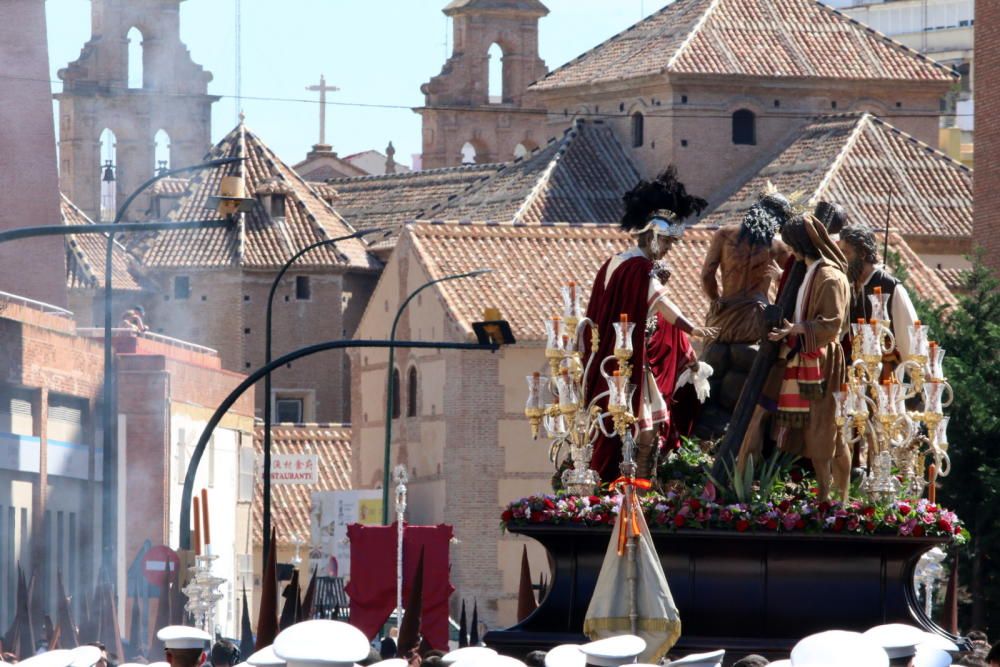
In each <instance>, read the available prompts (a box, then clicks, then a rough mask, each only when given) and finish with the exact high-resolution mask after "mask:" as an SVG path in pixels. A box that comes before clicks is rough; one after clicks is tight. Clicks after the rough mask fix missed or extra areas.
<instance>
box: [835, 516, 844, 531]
mask: <svg viewBox="0 0 1000 667" xmlns="http://www.w3.org/2000/svg"><path fill="white" fill-rule="evenodd" d="M843 529H844V520H843V519H840V518H838V519H837V520H836V521H834V522H833V532H835V533H839V532H840V531H842V530H843Z"/></svg>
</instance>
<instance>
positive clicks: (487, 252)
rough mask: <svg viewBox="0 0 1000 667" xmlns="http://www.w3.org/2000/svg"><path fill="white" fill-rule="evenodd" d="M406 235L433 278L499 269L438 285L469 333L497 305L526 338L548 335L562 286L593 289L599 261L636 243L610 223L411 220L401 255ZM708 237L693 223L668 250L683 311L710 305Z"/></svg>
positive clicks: (700, 311) (696, 314)
mask: <svg viewBox="0 0 1000 667" xmlns="http://www.w3.org/2000/svg"><path fill="white" fill-rule="evenodd" d="M404 240H405V242H406V243H407V245H410V244H412V248H413V249H414V250H415V254H416V256H417V257H418V258H419V261H420V262H421V263H422V264H423V265H424V267H425V268H426V270H427V271H428V273H429V274H430V275H431V277H440V276H443V275H447V274H450V273H456V272H463V271H469V270H472V269H476V268H480V267H486V268H492V269H493V273H491V274H488V275H485V276H482V277H479V278H476V279H474V280H453V281H448V282H444V283H439V284H438V285H436V286H435V287H436V288H437V289H438V290H439V293H440V294H441V296H442V297H443V299H444V301H445V303H446V304H447V308H448V310H449V311H450V312H451V314H452V316H453V317H454V318H455V319H456V321H457V322H458V323H459V324H460V325H462V326H463V327H464V328H465V330H466V331H467V332H468V333H470V334H471V332H472V326H471V324H472V322H475V321H478V320H480V319H482V314H483V308H484V307H486V306H492V307H496V308H499V309H500V312H501V314H502V315H503V317H504V318H505V319H506V320H507V321H509V322H510V324H511V328H512V329H513V332H514V336H515V337H516V338H517V339H518V340H519V341H524V342H527V341H538V340H541V339H542V338H543V336H544V324H543V322H544V320H545V319H546V318H550V317H552V315H553V314H554V313H555V312H557V310H556V309H557V307H558V308H559V309H561V306H560V305H559V304H560V303H561V301H560V299H561V297H560V296H559V288H560V286H562V285H564V284H566V283H568V282H570V281H573V282H576V283H577V284H578V285H580V286H581V289H583V290H584V291H585V292H586V293H587V294H589V293H590V288H591V286H592V284H593V279H594V276H595V275H596V274H597V271H598V269H600V268H601V265H602V264H603V263H604V262H605V261H606V260H607V259H608V258H609V257H610V256H611V255H614V254H616V253H619V252H621V251H623V250H625V249H627V248H629V247H630V246H631V245H633V244H634V242H635V241H634V239H633V238H632V237H631V236H629V235H628V234H627V233H625V232H622V231H621V230H619V229H618V228H617V227H614V226H610V225H581V224H544V225H509V224H505V225H500V224H487V223H454V222H444V223H433V222H430V223H429V222H417V223H414V224H412V225H407V228H406V231H405V232H404V234H403V239H402V240H401V241H400V246H398V247H397V249H396V255H401V254H402V250H401V247H402V244H403V243H404ZM710 240H711V230H707V229H692V230H690V231H689V232H688V233H687V234H685V237H684V241H683V242H682V243H679V244H678V245H677V246H675V247H674V248H673V250H671V254H670V261H671V263H672V264H673V265H674V272H673V276H672V277H671V279H670V284H669V287H670V293H671V295H672V296H673V298H674V299H675V300H676V302H677V304H678V305H679V306H680V308H681V310H683V311H684V313H685V314H686V315H688V316H689V317H691V318H693V319H695V320H698V321H700V320H702V319H703V318H704V315H705V313H706V311H707V309H708V301H707V300H706V298H705V297H704V296H703V295H702V293H701V287H700V281H699V278H698V274H699V270H700V267H701V261H702V257H704V255H705V252H706V251H707V250H708V244H709V242H710ZM408 249H409V248H408ZM681 267H684V269H683V270H681Z"/></svg>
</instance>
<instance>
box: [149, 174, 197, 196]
mask: <svg viewBox="0 0 1000 667" xmlns="http://www.w3.org/2000/svg"><path fill="white" fill-rule="evenodd" d="M190 185H191V179H189V178H178V177H176V176H168V177H167V178H163V179H160V180H159V181H157V182H156V183H154V184H153V186H152V187H151V188H150V191H151V192H152V193H153V196H156V195H159V196H161V197H180V196H181V195H183V194H185V193H186V192H187V190H188V186H190Z"/></svg>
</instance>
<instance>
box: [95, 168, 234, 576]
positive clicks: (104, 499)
mask: <svg viewBox="0 0 1000 667" xmlns="http://www.w3.org/2000/svg"><path fill="white" fill-rule="evenodd" d="M240 160H242V158H223V159H219V160H211V161H208V162H204V163H202V164H196V165H193V166H190V167H181V168H179V169H170V170H167V171H163V172H160V173H158V174H156V175H155V176H153V177H152V178H150V179H149V180H147V181H146V182H145V183H143V184H142V185H140V186H139V187H138V188H137V189H136V190H135V191H134V192H132V194H130V195H129V196H128V198H126V199H125V201H124V202H123V203H122V205H121V206H119V207H118V211H117V212H116V214H115V219H114V220H113V221H112V223H111V224H112V230H110V231H108V242H107V248H106V252H105V255H104V397H103V400H104V404H103V406H102V412H103V415H102V416H103V420H102V421H103V429H102V435H103V438H102V447H103V461H102V473H103V476H104V493H102V494H101V533H102V535H103V538H104V539H103V543H104V544H103V547H104V548H103V554H102V559H101V563H102V564H103V565H104V567H106V568H107V570H108V573H109V575H111V576H112V580H114V579H115V577H114V574H113V573H114V572H117V569H116V568H115V562H116V546H117V545H116V542H117V539H116V534H117V522H118V517H117V514H116V513H115V502H116V499H117V491H118V452H117V451H115V442H116V438H115V428H116V426H117V420H114V413H115V411H114V410H113V407H114V384H113V383H114V377H113V375H114V368H113V364H114V356H113V354H112V350H111V328H112V317H113V315H112V303H111V302H112V284H111V282H112V272H111V262H112V255H113V251H114V245H115V232H114V226H115V225H117V224H118V223H120V222H121V220H122V218H123V217H125V214H126V213H127V212H128V208H129V206H131V204H132V202H133V201H135V199H136V197H138V196H139V195H140V194H141V193H142V192H143V191H145V190H146V188H148V187H149V186H151V185H153V184H154V183H156V182H157V181H159V180H161V179H163V178H166V177H168V176H175V175H177V174H183V173H188V172H192V171H199V170H201V169H211V168H213V167H217V166H221V165H225V164H229V163H231V162H238V161H240Z"/></svg>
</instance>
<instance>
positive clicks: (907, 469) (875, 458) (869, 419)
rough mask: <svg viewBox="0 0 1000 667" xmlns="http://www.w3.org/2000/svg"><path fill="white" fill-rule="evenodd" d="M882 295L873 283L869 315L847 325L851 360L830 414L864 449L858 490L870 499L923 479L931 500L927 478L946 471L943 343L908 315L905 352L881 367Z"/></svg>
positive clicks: (892, 495) (886, 328)
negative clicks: (892, 365) (886, 369)
mask: <svg viewBox="0 0 1000 667" xmlns="http://www.w3.org/2000/svg"><path fill="white" fill-rule="evenodd" d="M889 296H890V295H888V294H883V293H882V292H881V290H880V289H879V288H876V290H875V294H872V295H870V296H869V299H870V300H871V303H872V319H870V320H869V321H868V322H865V321H864V320H859V321H858V322H856V323H854V324H852V325H851V333H852V340H851V345H852V352H853V357H854V362H853V363H852V364H851V367H850V368H849V369H848V371H849V372H848V382H847V383H845V384H844V385H842V386H841V388H840V391H835V392H834V397H835V399H836V422H837V425H838V427H839V428H840V429H841V436H842V437H843V439H844V442H846V443H848V444H858V445H859V446H860V447H861V448H862V451H863V452H865V451H866V452H867V457H866V458H867V461H868V474H867V475H866V476H865V479H864V480H863V481H862V484H861V491H862V492H863V493H864V494H865V495H866V496H867V497H868V498H869V499H870V500H872V501H873V502H878V503H888V502H891V501H893V500H896V499H899V498H920V497H921V496H923V494H924V490H925V489H927V488H928V485H930V488H929V497H930V499H931V501H934V500H935V497H936V494H935V490H934V481H935V479H936V478H937V477H946V476H947V475H948V473H949V472H950V471H951V460H950V458H949V457H948V435H947V430H948V417H946V416H944V414H943V409H944V408H946V407H948V406H949V405H951V401H952V389H951V385H949V384H948V382H947V381H946V379H945V377H944V366H943V361H944V350H943V349H941V348H940V347H938V345H937V343H934V342H932V341H931V342H929V341H928V327H927V326H926V325H923V324H921V322H920V321H916V322H914V323H913V325H911V326H909V327H908V331H907V334H908V335H909V339H910V341H911V342H912V345H911V350H910V353H909V355H908V356H907V358H906V359H902V360H901V362H900V363H899V365H898V366H897V368H896V369H895V372H894V373H883V363H884V361H883V359H884V357H885V356H886V355H890V354H892V353H893V352H894V351H895V350H896V341H895V338H894V337H893V334H892V330H891V321H890V319H889V308H888V302H889ZM908 406H909V407H908ZM911 408H912V409H911ZM928 457H930V458H931V460H932V463H931V465H930V466H926V463H927V458H928ZM925 468H926V471H925ZM925 472H926V475H927V478H925Z"/></svg>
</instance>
